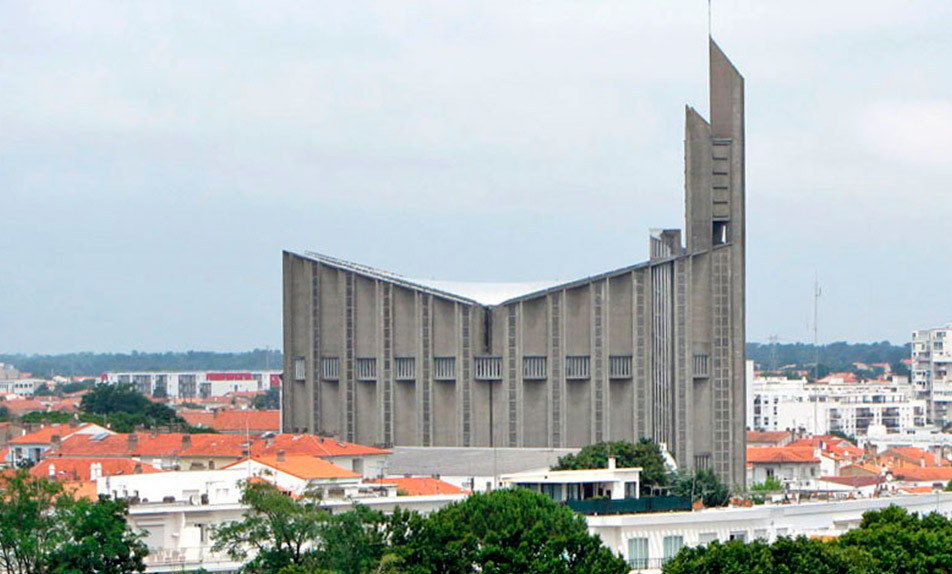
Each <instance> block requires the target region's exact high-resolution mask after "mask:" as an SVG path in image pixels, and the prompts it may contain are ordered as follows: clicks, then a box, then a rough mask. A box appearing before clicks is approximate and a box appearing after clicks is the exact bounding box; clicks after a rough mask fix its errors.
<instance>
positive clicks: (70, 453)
mask: <svg viewBox="0 0 952 574" xmlns="http://www.w3.org/2000/svg"><path fill="white" fill-rule="evenodd" d="M135 435H136V440H135V441H134V443H135V444H133V445H131V448H130V440H129V436H130V435H129V434H121V433H117V434H114V435H110V436H106V437H100V438H98V439H95V438H94V437H92V436H90V435H78V434H74V435H72V436H70V437H69V438H68V439H66V440H64V441H63V442H62V443H61V444H60V447H59V449H57V450H56V451H55V452H53V453H51V455H52V456H61V457H77V456H92V457H96V456H150V457H161V456H176V455H177V456H181V457H186V458H187V457H210V458H216V457H217V458H234V459H236V460H237V459H239V458H243V457H246V456H248V454H249V451H250V454H251V455H252V456H262V455H277V454H278V451H281V450H283V451H284V452H285V454H286V455H288V456H291V455H308V456H320V457H325V458H327V457H335V456H364V455H372V454H389V453H390V451H387V450H383V449H379V448H374V447H370V446H364V445H360V444H354V443H348V442H338V441H335V440H332V439H328V438H324V437H319V436H316V435H294V434H279V435H276V436H274V437H272V438H269V439H263V438H260V437H251V447H250V449H249V447H248V439H247V438H246V437H245V436H244V435H240V434H191V435H188V434H186V433H159V434H156V435H153V434H151V433H145V432H140V433H135ZM186 437H188V438H186Z"/></svg>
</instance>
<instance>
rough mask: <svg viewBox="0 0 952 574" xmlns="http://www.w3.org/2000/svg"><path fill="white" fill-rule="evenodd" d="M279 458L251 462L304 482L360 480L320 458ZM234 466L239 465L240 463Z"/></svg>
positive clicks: (264, 458) (270, 457)
mask: <svg viewBox="0 0 952 574" xmlns="http://www.w3.org/2000/svg"><path fill="white" fill-rule="evenodd" d="M279 458H280V457H278V456H276V455H274V456H272V455H265V456H254V457H252V460H254V461H255V462H258V463H260V464H263V465H265V466H270V467H271V468H273V469H276V470H279V471H281V472H284V473H287V474H290V475H291V476H296V477H297V478H301V479H304V480H314V479H321V478H360V474H358V473H356V472H352V471H350V470H347V469H346V468H342V467H339V466H337V465H336V464H334V463H331V462H327V461H326V460H324V459H322V458H317V457H314V456H307V455H297V456H285V457H283V460H280V459H279ZM245 460H247V459H245ZM241 462H244V461H241ZM235 464H240V462H239V463H235ZM231 466H234V465H231ZM226 468H228V467H226Z"/></svg>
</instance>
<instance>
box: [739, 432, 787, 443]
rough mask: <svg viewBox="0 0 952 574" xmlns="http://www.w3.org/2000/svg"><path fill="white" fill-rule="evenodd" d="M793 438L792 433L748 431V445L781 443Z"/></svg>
mask: <svg viewBox="0 0 952 574" xmlns="http://www.w3.org/2000/svg"><path fill="white" fill-rule="evenodd" d="M790 437H791V433H790V431H751V430H749V431H747V442H748V443H752V442H753V443H773V444H777V443H781V442H783V441H785V440H787V439H789V438H790Z"/></svg>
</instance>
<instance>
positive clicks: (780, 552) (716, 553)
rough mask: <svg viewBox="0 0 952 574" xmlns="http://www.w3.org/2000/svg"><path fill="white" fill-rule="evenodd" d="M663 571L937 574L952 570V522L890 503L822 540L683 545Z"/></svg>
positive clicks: (690, 573) (673, 573)
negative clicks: (843, 532) (854, 525)
mask: <svg viewBox="0 0 952 574" xmlns="http://www.w3.org/2000/svg"><path fill="white" fill-rule="evenodd" d="M663 572H664V574H714V573H717V574H741V573H743V574H746V573H749V572H757V573H764V574H767V573H771V574H773V573H777V574H880V573H883V574H935V573H941V572H946V573H948V572H952V522H950V520H949V519H948V518H945V517H944V516H942V515H941V514H937V513H931V514H927V515H925V516H921V517H920V516H919V515H917V514H914V513H913V514H910V513H909V512H908V511H906V510H905V509H904V508H901V507H898V506H889V507H887V508H884V509H882V510H876V511H870V512H866V513H865V514H864V515H863V521H862V523H861V524H860V526H859V528H855V529H853V530H850V531H848V532H846V533H845V534H843V535H842V536H840V537H839V538H837V539H833V540H829V541H824V540H818V539H808V538H805V537H799V538H795V539H791V538H786V537H781V538H778V539H777V541H776V542H774V543H773V544H769V543H767V542H765V541H762V540H756V541H753V542H751V543H748V544H744V543H742V542H739V541H732V542H728V543H726V544H721V543H718V542H713V543H711V544H710V545H708V546H699V547H696V548H684V549H682V550H681V552H680V553H679V554H678V556H677V557H676V558H674V559H673V560H672V561H670V562H668V563H667V564H665V566H664V570H663Z"/></svg>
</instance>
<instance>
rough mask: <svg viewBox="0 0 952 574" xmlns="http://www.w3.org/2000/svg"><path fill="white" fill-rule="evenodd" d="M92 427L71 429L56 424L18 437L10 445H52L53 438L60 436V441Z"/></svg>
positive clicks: (86, 425) (81, 426)
mask: <svg viewBox="0 0 952 574" xmlns="http://www.w3.org/2000/svg"><path fill="white" fill-rule="evenodd" d="M88 426H90V425H88V424H85V425H79V426H75V427H71V426H69V425H68V424H55V425H48V426H45V427H42V428H40V429H38V430H35V431H33V432H31V433H27V434H25V435H23V436H18V437H17V438H15V439H12V440H11V441H10V444H50V443H52V442H53V436H54V435H59V437H60V439H65V438H67V437H69V436H71V435H73V434H74V433H76V432H77V431H79V430H82V429H84V428H86V427H88Z"/></svg>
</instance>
